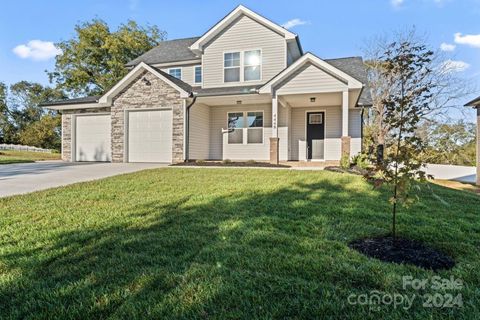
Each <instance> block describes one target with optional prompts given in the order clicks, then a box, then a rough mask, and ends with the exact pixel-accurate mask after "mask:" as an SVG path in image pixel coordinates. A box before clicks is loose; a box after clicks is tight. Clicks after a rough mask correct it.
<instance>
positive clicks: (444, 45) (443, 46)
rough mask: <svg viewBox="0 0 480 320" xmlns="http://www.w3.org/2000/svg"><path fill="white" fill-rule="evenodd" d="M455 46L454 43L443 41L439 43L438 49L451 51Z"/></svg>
mask: <svg viewBox="0 0 480 320" xmlns="http://www.w3.org/2000/svg"><path fill="white" fill-rule="evenodd" d="M456 47H457V46H456V45H454V44H450V43H445V42H443V43H442V44H441V45H440V50H442V51H453V50H455V48H456Z"/></svg>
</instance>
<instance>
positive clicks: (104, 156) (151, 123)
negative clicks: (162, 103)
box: [72, 109, 172, 163]
mask: <svg viewBox="0 0 480 320" xmlns="http://www.w3.org/2000/svg"><path fill="white" fill-rule="evenodd" d="M74 118H75V121H74V123H75V125H74V135H73V144H74V146H73V147H74V150H75V152H74V156H75V158H74V159H72V160H73V161H111V160H112V147H111V145H112V138H111V135H112V130H111V123H112V121H111V116H110V114H88V115H87V114H84V115H76V116H75V117H74ZM124 125H125V136H124V143H125V146H124V150H125V151H124V160H125V161H126V162H168V163H170V162H172V110H171V109H157V110H153V109H146V110H129V111H125V121H124Z"/></svg>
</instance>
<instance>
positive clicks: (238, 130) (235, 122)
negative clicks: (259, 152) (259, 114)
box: [228, 112, 244, 144]
mask: <svg viewBox="0 0 480 320" xmlns="http://www.w3.org/2000/svg"><path fill="white" fill-rule="evenodd" d="M243 127H244V117H243V112H230V113H228V129H230V132H229V133H228V143H229V144H234V143H239V144H242V143H243Z"/></svg>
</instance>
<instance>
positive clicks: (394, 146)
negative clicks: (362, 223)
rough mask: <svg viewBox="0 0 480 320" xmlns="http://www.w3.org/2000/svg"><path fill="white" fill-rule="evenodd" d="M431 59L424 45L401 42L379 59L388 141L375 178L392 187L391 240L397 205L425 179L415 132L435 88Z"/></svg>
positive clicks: (420, 142)
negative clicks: (415, 183)
mask: <svg viewBox="0 0 480 320" xmlns="http://www.w3.org/2000/svg"><path fill="white" fill-rule="evenodd" d="M432 56H433V52H432V51H430V50H428V49H427V47H426V46H425V45H421V44H416V43H412V42H408V41H403V42H393V43H392V44H390V45H389V46H388V47H387V48H386V50H385V52H384V54H383V56H382V57H381V60H382V69H381V71H380V72H381V73H382V74H381V76H382V78H383V79H385V81H386V82H387V84H388V87H389V90H388V94H386V95H385V97H384V98H383V99H382V106H383V108H384V112H385V114H384V119H383V121H384V122H385V125H386V127H387V128H389V130H388V136H389V138H388V139H386V140H385V143H386V147H387V148H386V152H385V158H384V161H382V162H379V163H378V164H377V167H376V170H375V176H376V177H377V178H380V179H379V181H383V182H385V183H387V184H389V185H391V186H392V197H391V199H390V202H391V203H392V235H393V237H394V238H395V237H396V215H397V204H404V205H408V204H409V203H410V202H411V201H412V197H411V196H410V190H411V186H412V184H413V183H414V182H415V181H416V180H424V179H425V178H426V175H425V172H424V171H423V170H422V167H423V163H422V160H421V157H420V155H421V154H422V152H423V150H424V149H425V142H424V141H423V140H422V139H421V138H420V137H419V136H418V135H416V130H417V128H418V126H419V124H420V122H421V119H422V117H424V116H425V115H426V114H427V113H428V112H430V101H431V99H432V90H433V89H434V83H433V81H432V77H431V74H432V69H431V68H430V63H431V59H432ZM377 181H378V180H377Z"/></svg>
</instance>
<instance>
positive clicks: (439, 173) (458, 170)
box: [426, 164, 477, 183]
mask: <svg viewBox="0 0 480 320" xmlns="http://www.w3.org/2000/svg"><path fill="white" fill-rule="evenodd" d="M476 170H477V169H476V167H466V166H453V165H446V164H427V170H426V172H427V173H428V174H431V175H433V177H434V178H435V179H442V180H455V181H460V182H466V183H475V179H476Z"/></svg>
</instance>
